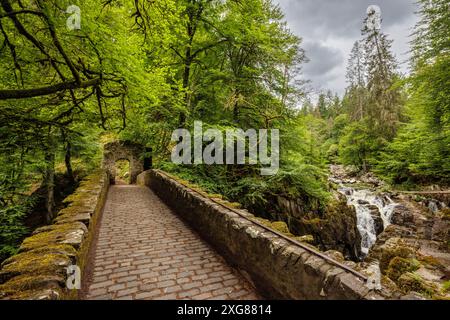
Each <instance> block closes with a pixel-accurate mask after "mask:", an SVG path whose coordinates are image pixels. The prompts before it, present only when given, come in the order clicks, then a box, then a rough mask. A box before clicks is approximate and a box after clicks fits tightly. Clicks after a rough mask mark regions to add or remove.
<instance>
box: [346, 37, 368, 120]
mask: <svg viewBox="0 0 450 320" xmlns="http://www.w3.org/2000/svg"><path fill="white" fill-rule="evenodd" d="M364 58H365V53H364V47H363V45H362V44H361V42H360V41H356V42H355V44H354V45H353V49H352V52H351V54H350V59H349V61H348V66H347V75H346V78H347V82H348V84H349V86H348V88H347V92H346V96H347V99H348V102H349V104H348V105H347V108H348V109H347V112H348V113H349V115H350V117H351V119H352V120H362V119H364V117H365V115H366V110H365V109H366V97H367V93H366V77H367V75H366V74H367V69H366V65H365V60H364Z"/></svg>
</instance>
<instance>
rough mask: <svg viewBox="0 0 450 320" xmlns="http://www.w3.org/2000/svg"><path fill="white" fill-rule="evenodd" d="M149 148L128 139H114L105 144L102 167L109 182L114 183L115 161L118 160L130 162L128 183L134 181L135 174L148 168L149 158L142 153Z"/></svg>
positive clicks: (135, 178)
mask: <svg viewBox="0 0 450 320" xmlns="http://www.w3.org/2000/svg"><path fill="white" fill-rule="evenodd" d="M149 150H150V149H148V148H145V147H144V146H142V145H140V144H137V143H133V142H130V141H115V142H110V143H107V144H105V146H104V148H103V168H104V169H105V170H106V171H107V172H108V175H109V177H110V181H111V184H114V183H115V177H116V162H117V161H119V160H128V161H129V162H130V183H131V184H134V183H136V180H137V176H138V175H139V174H141V173H142V172H143V171H144V170H148V169H150V168H148V163H149V159H145V158H144V153H145V152H147V151H149ZM150 163H151V160H150ZM146 167H147V168H146Z"/></svg>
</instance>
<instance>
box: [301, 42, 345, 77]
mask: <svg viewBox="0 0 450 320" xmlns="http://www.w3.org/2000/svg"><path fill="white" fill-rule="evenodd" d="M303 47H304V48H305V50H306V53H307V57H308V58H309V57H311V58H310V62H309V63H308V64H306V65H305V67H304V69H303V71H304V73H305V75H306V76H310V77H316V76H325V75H326V74H328V73H330V72H332V71H333V69H334V68H335V67H336V66H337V65H339V64H341V63H343V62H344V56H343V55H342V53H341V52H340V51H339V50H338V49H336V48H332V47H328V46H325V45H323V44H321V43H320V42H305V43H304V45H303Z"/></svg>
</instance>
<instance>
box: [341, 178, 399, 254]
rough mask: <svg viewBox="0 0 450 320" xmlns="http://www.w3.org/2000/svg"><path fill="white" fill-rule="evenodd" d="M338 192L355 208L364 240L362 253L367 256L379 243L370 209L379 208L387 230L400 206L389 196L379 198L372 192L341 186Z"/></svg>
mask: <svg viewBox="0 0 450 320" xmlns="http://www.w3.org/2000/svg"><path fill="white" fill-rule="evenodd" d="M338 191H339V192H340V193H342V194H343V195H345V197H346V198H347V203H348V204H349V205H352V206H353V207H355V210H356V215H357V220H358V230H359V233H360V234H361V238H362V241H361V251H362V253H363V254H364V255H367V254H368V253H369V250H370V248H371V247H372V246H373V245H374V244H375V242H376V241H377V233H376V228H375V220H374V219H373V217H372V215H371V208H370V207H373V206H375V207H377V208H378V210H379V211H380V214H381V219H382V220H383V227H384V228H386V227H387V226H388V225H389V224H390V221H391V217H392V213H393V212H394V208H395V207H396V206H397V205H398V204H397V203H395V202H394V201H393V200H392V199H391V198H389V196H379V195H376V194H375V193H373V192H372V191H370V190H356V189H353V188H350V187H345V186H344V185H342V184H340V187H339V189H338Z"/></svg>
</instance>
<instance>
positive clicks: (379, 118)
mask: <svg viewBox="0 0 450 320" xmlns="http://www.w3.org/2000/svg"><path fill="white" fill-rule="evenodd" d="M378 14H379V13H377V12H376V11H375V10H369V11H368V16H367V18H366V19H365V21H364V27H363V29H362V35H363V37H364V39H363V44H364V52H365V64H366V67H367V79H366V85H367V90H368V110H367V116H368V120H369V124H370V125H371V126H373V128H374V129H375V130H376V131H377V132H378V133H379V134H380V135H382V136H383V138H385V139H388V140H391V139H392V138H393V137H394V136H395V133H396V130H397V127H398V124H399V120H400V112H401V93H400V90H399V89H395V88H393V85H394V83H395V82H396V81H397V80H398V78H399V75H398V72H397V62H396V59H395V57H394V55H393V53H392V50H391V47H392V42H393V41H392V40H390V39H388V37H387V35H386V34H384V33H383V32H382V31H381V17H377V15H378ZM377 19H380V21H379V23H378V22H377V21H376V20H377ZM374 21H375V22H374Z"/></svg>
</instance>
